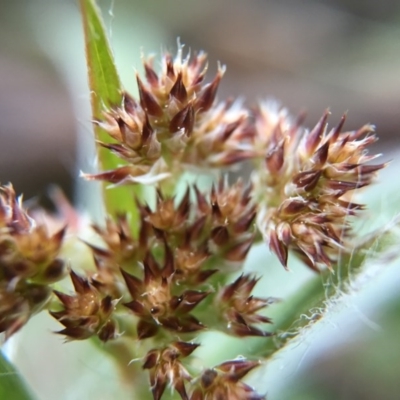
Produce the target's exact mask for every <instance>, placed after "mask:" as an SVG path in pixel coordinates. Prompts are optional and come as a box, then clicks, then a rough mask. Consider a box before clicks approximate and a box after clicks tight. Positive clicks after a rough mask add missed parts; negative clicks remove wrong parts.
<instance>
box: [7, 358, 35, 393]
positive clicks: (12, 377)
mask: <svg viewBox="0 0 400 400" xmlns="http://www.w3.org/2000/svg"><path fill="white" fill-rule="evenodd" d="M34 398H35V397H34V396H33V395H32V394H31V393H30V392H29V390H28V388H27V386H26V384H25V382H24V381H23V379H22V378H21V376H20V375H19V373H18V372H17V371H16V370H15V368H14V367H13V366H12V364H11V363H10V362H9V361H8V360H7V359H6V358H5V357H4V355H3V353H2V352H1V351H0V399H12V400H33V399H34Z"/></svg>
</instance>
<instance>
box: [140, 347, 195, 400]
mask: <svg viewBox="0 0 400 400" xmlns="http://www.w3.org/2000/svg"><path fill="white" fill-rule="evenodd" d="M198 346H199V345H198V344H196V343H185V342H173V343H171V344H170V345H169V346H168V347H166V348H164V349H161V350H151V351H149V352H148V353H147V355H146V357H145V359H144V363H143V369H148V370H149V375H150V386H151V391H152V393H153V398H154V400H160V399H161V397H162V395H163V393H164V391H165V389H166V388H167V386H170V387H171V388H173V389H174V390H175V391H177V392H178V394H179V395H180V397H181V399H182V400H188V396H187V394H186V388H185V381H187V382H188V381H190V380H191V376H190V374H189V372H188V371H187V370H186V368H185V367H184V366H183V364H182V361H181V360H182V359H183V358H185V357H188V356H189V355H190V354H192V353H193V351H194V350H196V348H197V347H198Z"/></svg>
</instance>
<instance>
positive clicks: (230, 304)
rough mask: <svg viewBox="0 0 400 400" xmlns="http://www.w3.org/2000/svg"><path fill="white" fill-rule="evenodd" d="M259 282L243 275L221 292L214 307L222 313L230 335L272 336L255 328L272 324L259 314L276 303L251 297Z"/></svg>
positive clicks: (268, 299) (271, 300) (270, 299)
mask: <svg viewBox="0 0 400 400" xmlns="http://www.w3.org/2000/svg"><path fill="white" fill-rule="evenodd" d="M257 281H258V280H257V279H255V278H251V277H250V276H249V275H241V276H239V278H237V279H236V280H235V281H234V282H233V283H231V284H230V285H227V286H225V287H223V288H221V289H220V290H219V292H218V294H217V296H216V298H215V303H214V306H215V308H216V310H219V312H220V313H221V317H222V319H223V320H224V321H225V323H226V331H227V332H228V333H230V334H233V335H235V336H271V333H269V332H265V331H262V330H260V329H259V328H257V327H256V326H254V324H259V323H270V322H271V320H270V319H269V318H268V317H265V316H263V315H260V314H258V312H259V311H260V310H262V309H263V308H265V307H267V306H268V305H270V304H272V303H273V302H274V301H275V299H273V298H260V297H254V296H252V295H251V292H252V290H253V288H254V286H255V285H256V283H257Z"/></svg>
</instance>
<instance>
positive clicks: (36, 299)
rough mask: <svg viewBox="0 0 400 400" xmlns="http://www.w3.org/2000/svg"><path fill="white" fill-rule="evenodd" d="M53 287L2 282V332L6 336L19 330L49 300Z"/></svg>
mask: <svg viewBox="0 0 400 400" xmlns="http://www.w3.org/2000/svg"><path fill="white" fill-rule="evenodd" d="M50 295H51V289H50V288H49V287H48V286H44V285H38V284H34V283H27V282H24V281H19V282H18V285H17V286H16V287H13V285H12V284H10V283H8V282H6V281H1V282H0V332H5V338H6V339H8V338H9V337H10V336H11V335H13V334H14V333H15V332H17V331H18V330H19V329H20V328H22V326H24V325H25V324H26V323H27V322H28V320H29V318H30V317H31V316H32V315H33V314H35V313H37V312H39V311H40V310H41V309H42V308H43V306H44V305H45V304H46V302H47V301H48V299H49V297H50Z"/></svg>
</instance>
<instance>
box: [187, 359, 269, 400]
mask: <svg viewBox="0 0 400 400" xmlns="http://www.w3.org/2000/svg"><path fill="white" fill-rule="evenodd" d="M259 365H260V363H259V362H258V361H249V360H246V359H237V360H232V361H226V362H224V363H222V364H220V365H218V366H216V367H214V368H213V369H206V370H205V371H204V372H203V373H202V374H201V376H200V377H199V378H198V381H197V385H196V387H195V388H194V390H193V391H192V393H191V395H190V398H189V399H190V400H222V399H229V400H265V396H263V395H259V394H257V393H256V392H255V391H254V389H253V388H252V387H250V386H249V385H246V384H245V383H243V382H242V381H241V379H242V378H243V377H244V376H246V375H247V374H248V373H249V372H250V371H251V370H253V369H254V368H256V367H257V366H259Z"/></svg>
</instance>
